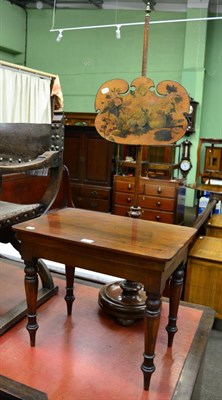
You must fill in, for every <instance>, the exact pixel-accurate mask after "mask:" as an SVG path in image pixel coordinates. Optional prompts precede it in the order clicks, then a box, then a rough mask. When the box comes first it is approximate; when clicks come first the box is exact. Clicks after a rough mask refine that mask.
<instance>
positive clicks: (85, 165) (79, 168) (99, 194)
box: [64, 113, 114, 212]
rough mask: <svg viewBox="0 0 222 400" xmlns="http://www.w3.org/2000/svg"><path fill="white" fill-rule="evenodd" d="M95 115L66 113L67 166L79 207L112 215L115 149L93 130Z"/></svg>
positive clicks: (75, 199) (65, 148) (65, 155)
mask: <svg viewBox="0 0 222 400" xmlns="http://www.w3.org/2000/svg"><path fill="white" fill-rule="evenodd" d="M95 116H96V114H94V113H65V115H64V122H65V145H64V164H65V165H66V166H67V167H68V169H69V173H70V182H71V190H72V197H73V202H74V204H75V206H76V207H79V208H86V209H89V210H95V211H103V212H110V211H111V191H112V168H113V151H114V150H113V149H114V146H113V144H112V143H110V142H108V141H107V140H104V139H103V138H102V137H101V136H100V135H99V134H98V133H97V131H96V129H95V126H94V121H95Z"/></svg>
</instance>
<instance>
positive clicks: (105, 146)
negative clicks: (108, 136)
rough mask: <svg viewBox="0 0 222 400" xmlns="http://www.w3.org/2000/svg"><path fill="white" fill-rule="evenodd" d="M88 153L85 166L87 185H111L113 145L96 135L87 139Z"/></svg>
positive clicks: (85, 181)
mask: <svg viewBox="0 0 222 400" xmlns="http://www.w3.org/2000/svg"><path fill="white" fill-rule="evenodd" d="M85 140H86V143H85V147H86V153H85V164H84V180H83V182H84V183H86V184H89V183H91V184H92V183H94V184H101V185H104V186H106V185H109V184H110V179H111V176H110V165H111V157H110V156H111V152H110V146H112V144H111V143H110V142H108V141H107V140H104V139H102V138H100V137H97V136H94V135H88V136H86V137H85Z"/></svg>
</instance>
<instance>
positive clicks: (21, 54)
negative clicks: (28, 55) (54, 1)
mask: <svg viewBox="0 0 222 400" xmlns="http://www.w3.org/2000/svg"><path fill="white" fill-rule="evenodd" d="M25 37H26V13H25V11H24V10H22V9H21V8H20V7H17V6H14V5H12V4H11V3H9V2H8V1H5V0H0V59H2V60H4V61H7V62H11V63H15V64H21V65H23V64H24V60H25Z"/></svg>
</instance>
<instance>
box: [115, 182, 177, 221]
mask: <svg viewBox="0 0 222 400" xmlns="http://www.w3.org/2000/svg"><path fill="white" fill-rule="evenodd" d="M134 181H135V178H134V177H129V176H120V175H115V176H114V190H113V213H114V214H117V215H125V216H127V215H128V211H129V210H130V207H131V206H133V203H134V187H135V183H134ZM139 206H140V207H141V209H142V215H141V218H142V219H146V220H151V221H159V222H165V223H170V224H182V223H183V222H184V207H185V188H184V186H183V184H182V181H179V180H159V179H149V178H145V177H141V179H140V185H139Z"/></svg>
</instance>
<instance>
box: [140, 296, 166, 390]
mask: <svg viewBox="0 0 222 400" xmlns="http://www.w3.org/2000/svg"><path fill="white" fill-rule="evenodd" d="M146 294H147V300H146V309H145V321H144V322H145V328H144V329H145V332H144V335H145V351H144V361H143V364H142V365H141V370H142V372H143V376H144V390H149V386H150V380H151V376H152V373H153V372H154V371H155V365H154V357H155V353H154V351H155V345H156V340H157V334H158V330H159V323H160V307H161V298H160V295H154V294H153V293H146Z"/></svg>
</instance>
